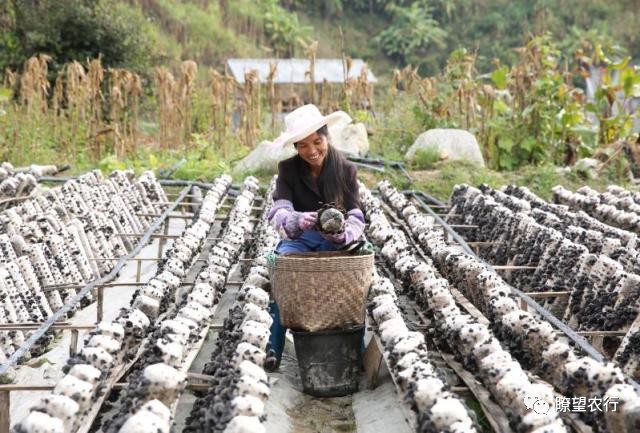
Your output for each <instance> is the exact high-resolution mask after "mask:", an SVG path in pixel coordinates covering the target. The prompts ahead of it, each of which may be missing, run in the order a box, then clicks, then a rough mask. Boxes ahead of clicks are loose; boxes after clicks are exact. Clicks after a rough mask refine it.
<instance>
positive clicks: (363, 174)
mask: <svg viewBox="0 0 640 433" xmlns="http://www.w3.org/2000/svg"><path fill="white" fill-rule="evenodd" d="M433 167H434V168H433V169H430V170H410V171H409V174H410V175H411V177H412V178H413V183H412V184H411V183H409V182H408V180H407V178H406V177H405V176H403V175H402V174H401V173H400V172H399V171H398V170H393V169H387V173H377V172H371V171H367V170H363V169H360V170H359V171H358V176H359V177H360V179H361V180H362V181H363V182H364V184H365V185H367V187H369V188H375V186H376V184H377V183H378V181H380V180H382V179H388V180H389V181H391V182H392V183H393V184H394V185H395V186H396V187H398V188H402V189H407V188H415V189H419V190H422V191H424V192H426V193H427V194H430V195H432V196H434V197H436V198H438V199H440V200H443V201H447V200H448V199H449V196H450V195H451V191H452V190H453V187H454V186H455V185H458V184H463V183H465V184H467V185H472V186H478V185H480V184H482V183H485V184H487V185H489V186H491V187H492V188H496V189H497V188H500V187H502V186H503V185H507V184H515V185H518V186H526V187H527V188H529V189H530V190H531V191H533V192H534V193H535V194H537V195H539V196H540V197H542V198H544V199H545V200H550V199H551V188H553V187H554V186H555V185H563V186H564V187H566V188H568V189H570V190H572V191H575V190H576V189H578V188H579V187H581V186H583V185H588V186H590V187H591V188H594V189H596V190H598V191H604V190H605V188H606V187H607V185H610V184H612V183H613V184H616V185H620V186H622V187H624V188H630V187H631V185H630V183H629V180H628V179H627V178H626V177H625V176H624V175H619V174H618V173H617V172H616V170H615V169H611V170H604V171H603V173H601V175H600V176H599V177H596V178H593V179H589V178H583V177H581V176H580V175H578V174H577V173H575V172H571V171H567V170H566V169H564V168H560V167H555V166H552V165H542V166H524V167H521V168H520V169H519V170H517V171H495V170H491V169H488V168H486V167H485V168H483V167H477V166H475V165H472V164H469V163H465V162H462V161H443V162H438V163H435V164H434V165H433Z"/></svg>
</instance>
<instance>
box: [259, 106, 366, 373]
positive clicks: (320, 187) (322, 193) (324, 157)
mask: <svg viewBox="0 0 640 433" xmlns="http://www.w3.org/2000/svg"><path fill="white" fill-rule="evenodd" d="M341 120H347V121H351V118H350V117H349V116H348V115H347V114H346V113H344V112H342V111H337V112H335V113H332V114H330V115H328V116H323V115H322V114H321V113H320V110H318V108H317V107H316V106H315V105H313V104H309V105H304V106H302V107H300V108H298V109H296V110H294V111H293V112H291V113H290V114H288V115H287V116H286V117H285V124H286V128H287V129H286V131H285V132H284V133H283V134H282V135H281V136H280V137H278V139H276V141H275V142H274V146H287V145H289V144H293V146H294V148H295V149H296V151H297V154H296V155H294V156H293V157H291V158H289V159H286V160H284V161H281V162H280V163H279V164H278V180H277V183H276V190H275V192H274V193H273V200H274V204H273V207H272V208H271V211H270V212H269V215H268V218H269V222H270V223H271V224H273V226H274V227H275V228H276V229H277V230H278V232H279V233H280V235H281V236H282V237H283V239H282V240H281V241H280V242H279V243H278V246H277V247H276V254H286V253H300V252H308V251H334V250H338V249H341V248H345V247H347V246H349V245H350V244H352V243H353V242H355V241H357V240H358V239H359V238H360V237H361V236H362V233H363V231H364V214H363V213H362V210H361V208H360V200H359V198H358V183H357V180H356V177H357V170H356V167H355V165H354V164H352V163H351V162H349V161H347V160H346V159H345V158H344V156H342V154H341V153H340V152H339V151H338V150H336V149H335V148H334V147H333V146H331V143H330V139H329V131H328V126H330V125H332V124H334V123H336V122H339V121H341ZM325 203H335V205H336V206H337V207H342V208H344V209H345V210H347V218H346V219H345V222H344V226H343V228H342V230H341V231H340V232H338V233H333V234H327V233H322V232H320V231H318V230H316V223H317V219H318V214H317V212H316V211H317V209H319V208H320V207H321V206H322V205H323V204H325ZM269 309H270V313H271V315H272V317H273V319H274V320H273V325H272V326H271V339H270V347H271V349H272V350H273V353H272V354H271V355H272V356H273V357H275V359H274V358H271V360H270V362H269V364H268V365H267V366H266V367H267V368H269V369H275V368H277V366H278V365H279V364H280V359H281V356H282V351H283V350H284V343H285V341H284V334H285V331H286V330H285V329H284V328H283V327H282V325H281V324H280V314H279V312H278V307H277V304H276V303H275V302H272V303H271V304H270V306H269Z"/></svg>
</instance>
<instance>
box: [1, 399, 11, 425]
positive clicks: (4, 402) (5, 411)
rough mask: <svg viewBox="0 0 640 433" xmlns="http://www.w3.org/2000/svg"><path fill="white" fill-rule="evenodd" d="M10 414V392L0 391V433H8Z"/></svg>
mask: <svg viewBox="0 0 640 433" xmlns="http://www.w3.org/2000/svg"><path fill="white" fill-rule="evenodd" d="M10 414H11V396H10V391H4V390H3V391H0V433H9V427H11V420H10Z"/></svg>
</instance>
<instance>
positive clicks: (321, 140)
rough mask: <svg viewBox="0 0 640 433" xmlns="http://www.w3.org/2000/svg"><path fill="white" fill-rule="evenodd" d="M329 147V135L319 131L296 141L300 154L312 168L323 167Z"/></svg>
mask: <svg viewBox="0 0 640 433" xmlns="http://www.w3.org/2000/svg"><path fill="white" fill-rule="evenodd" d="M328 148H329V143H328V142H327V137H326V136H324V135H322V134H318V133H317V132H314V133H313V134H311V135H309V136H308V137H305V138H304V139H302V140H300V141H298V142H297V143H296V150H297V151H298V155H300V157H301V158H302V159H303V160H304V161H306V162H307V164H309V165H310V166H311V167H312V168H321V167H322V163H323V162H324V159H325V157H326V156H327V150H328Z"/></svg>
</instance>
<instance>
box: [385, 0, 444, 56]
mask: <svg viewBox="0 0 640 433" xmlns="http://www.w3.org/2000/svg"><path fill="white" fill-rule="evenodd" d="M388 10H389V12H390V13H391V15H392V16H393V20H392V24H391V26H389V27H388V28H387V29H386V30H384V31H382V32H381V33H380V34H379V35H378V36H377V37H376V40H377V42H378V43H379V44H380V45H381V47H382V50H383V51H384V53H385V54H386V55H388V56H390V57H392V58H396V59H398V60H400V61H402V62H404V63H405V64H406V63H411V64H414V65H419V64H421V63H422V59H421V58H422V57H423V55H424V54H425V53H426V51H427V49H429V48H431V47H433V46H435V47H437V48H440V49H442V48H444V47H445V39H446V36H447V34H446V32H445V31H444V30H443V29H442V28H440V25H439V23H438V22H437V21H436V20H435V19H434V18H433V15H432V9H431V7H430V6H429V5H428V4H426V3H425V2H419V1H418V2H413V3H412V4H411V5H410V6H406V7H405V6H397V5H395V4H392V3H390V4H389V6H388Z"/></svg>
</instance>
